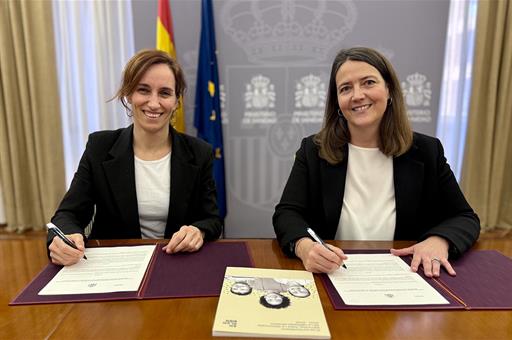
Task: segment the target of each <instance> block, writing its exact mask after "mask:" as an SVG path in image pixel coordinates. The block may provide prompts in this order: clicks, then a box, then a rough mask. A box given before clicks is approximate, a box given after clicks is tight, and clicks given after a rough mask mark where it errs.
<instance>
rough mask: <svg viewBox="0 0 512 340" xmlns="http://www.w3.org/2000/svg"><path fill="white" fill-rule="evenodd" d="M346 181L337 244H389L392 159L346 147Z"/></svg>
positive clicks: (392, 220)
mask: <svg viewBox="0 0 512 340" xmlns="http://www.w3.org/2000/svg"><path fill="white" fill-rule="evenodd" d="M348 147H349V153H348V165H347V177H346V180H345V194H344V196H343V207H342V209H341V216H340V220H339V222H338V231H337V232H336V236H335V238H336V239H337V240H386V241H389V240H393V236H394V234H395V226H396V204H395V187H394V181H393V157H388V156H386V155H384V154H383V153H382V152H381V151H380V150H379V149H378V148H362V147H358V146H355V145H352V144H349V145H348Z"/></svg>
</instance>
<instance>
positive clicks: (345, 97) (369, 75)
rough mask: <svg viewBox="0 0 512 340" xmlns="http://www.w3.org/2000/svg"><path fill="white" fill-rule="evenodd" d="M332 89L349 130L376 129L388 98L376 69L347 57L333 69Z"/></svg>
mask: <svg viewBox="0 0 512 340" xmlns="http://www.w3.org/2000/svg"><path fill="white" fill-rule="evenodd" d="M336 90H337V97H338V105H339V107H340V110H341V112H342V113H343V116H344V117H345V118H346V119H347V122H348V127H349V130H350V132H351V134H354V133H358V132H365V131H372V132H374V133H377V131H378V127H379V124H380V122H381V120H382V117H383V116H384V112H385V111H386V107H387V103H388V98H389V91H388V87H387V85H386V82H385V81H384V79H383V78H382V75H381V74H380V73H379V71H378V70H377V69H376V68H375V67H373V66H371V65H370V64H368V63H365V62H362V61H353V60H348V61H346V62H345V63H343V65H341V67H340V68H339V69H338V71H337V72H336Z"/></svg>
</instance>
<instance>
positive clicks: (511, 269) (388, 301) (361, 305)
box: [321, 250, 512, 310]
mask: <svg viewBox="0 0 512 340" xmlns="http://www.w3.org/2000/svg"><path fill="white" fill-rule="evenodd" d="M345 253H346V254H347V255H348V256H349V261H348V262H346V263H347V267H348V270H345V269H340V271H339V272H337V273H335V274H334V275H331V277H329V276H327V275H325V274H324V275H322V276H321V279H322V282H323V283H324V286H325V288H326V291H327V294H328V295H329V298H330V299H331V302H332V304H333V306H334V309H341V310H350V309H354V310H355V309H367V310H370V309H388V310H394V309H409V310H416V309H431V310H432V309H466V310H471V309H512V289H510V287H511V284H510V282H512V259H510V258H508V257H506V256H504V255H503V254H501V253H499V252H497V251H494V250H476V251H469V252H468V253H466V254H465V255H464V256H463V257H461V258H459V259H457V260H455V261H451V264H452V266H453V268H454V269H455V271H456V273H457V275H456V276H450V275H449V274H448V273H447V272H446V271H444V270H441V275H440V277H438V278H427V277H425V276H424V274H423V271H422V269H421V268H420V270H419V272H418V274H415V275H417V277H416V278H411V277H407V275H405V274H410V269H408V268H409V265H410V262H411V260H412V257H404V258H402V259H403V260H404V261H405V262H404V263H403V264H402V265H401V266H402V267H404V265H405V267H404V268H405V269H406V271H408V273H402V274H400V273H396V272H391V271H389V270H391V268H390V267H388V268H387V269H386V268H374V270H373V271H372V270H371V268H369V267H371V266H372V265H375V266H381V265H382V262H381V260H382V259H383V258H384V257H387V256H392V255H390V254H389V251H386V250H347V251H345ZM363 253H364V254H374V255H375V254H378V253H380V255H378V256H376V257H374V258H375V259H376V260H375V262H373V264H372V262H371V261H367V263H366V265H367V266H368V268H367V270H368V271H369V272H371V273H372V275H369V276H366V277H365V276H364V273H360V274H361V275H359V279H358V280H360V282H359V285H358V287H357V288H354V286H353V285H351V284H350V280H351V279H353V280H355V279H356V276H358V275H357V272H358V268H355V266H358V265H359V264H358V263H357V262H358V258H359V259H360V257H361V255H357V254H363ZM384 253H388V254H384ZM352 256H353V258H354V259H355V261H354V263H352V264H350V258H351V257H352ZM371 258H372V257H371V255H368V259H371ZM395 259H396V260H397V258H395ZM363 261H364V260H363ZM395 269H396V267H395ZM351 270H353V271H354V272H356V274H352V275H348V276H347V277H346V278H347V280H345V282H343V279H341V280H340V277H342V276H343V273H344V271H345V272H346V271H351ZM386 270H388V272H386ZM379 274H380V275H379ZM372 276H373V277H372ZM379 276H380V278H381V279H382V280H381V282H380V283H379V282H378V280H379ZM420 277H421V281H423V282H424V283H425V284H427V285H429V286H430V287H431V288H432V289H434V290H435V291H436V292H437V295H436V294H434V295H428V294H429V293H427V291H425V290H422V289H423V288H422V287H424V284H423V283H422V284H418V282H417V281H416V280H418V278H420ZM393 280H394V281H395V283H394V284H393ZM413 281H414V282H413ZM386 282H387V283H386ZM364 290H366V291H367V292H366V293H365V294H362V292H363V291H364ZM431 292H432V291H430V293H431ZM415 294H416V295H417V296H415ZM443 300H445V301H446V302H443Z"/></svg>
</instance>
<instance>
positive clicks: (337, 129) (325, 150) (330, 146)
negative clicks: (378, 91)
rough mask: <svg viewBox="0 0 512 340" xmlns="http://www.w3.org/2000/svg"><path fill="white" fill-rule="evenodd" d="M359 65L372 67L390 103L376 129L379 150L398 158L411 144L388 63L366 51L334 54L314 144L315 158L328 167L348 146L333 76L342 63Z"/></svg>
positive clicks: (397, 85)
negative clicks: (319, 126) (384, 83)
mask: <svg viewBox="0 0 512 340" xmlns="http://www.w3.org/2000/svg"><path fill="white" fill-rule="evenodd" d="M348 60H352V61H362V62H365V63H367V64H369V65H371V66H373V67H375V68H376V69H377V70H378V71H379V73H380V75H381V76H382V78H383V79H384V81H385V82H386V85H387V87H388V90H389V96H390V101H389V105H388V106H387V107H386V111H385V112H384V116H383V117H382V120H381V122H380V125H379V139H380V140H379V149H380V151H381V152H382V153H383V154H385V155H386V156H400V155H402V154H403V153H405V152H406V151H407V150H409V148H410V147H411V144H412V129H411V126H410V124H409V119H408V118H407V111H406V108H405V104H404V97H403V94H402V89H401V88H400V82H399V81H398V77H397V75H396V72H395V70H394V69H393V66H392V65H391V63H390V62H389V61H388V60H387V59H386V58H385V57H384V56H383V55H382V54H380V53H379V52H377V51H376V50H374V49H371V48H366V47H353V48H349V49H343V50H341V51H339V52H338V54H337V55H336V58H334V62H333V64H332V69H331V75H330V79H329V88H328V90H327V100H326V104H325V113H324V122H323V126H322V129H321V130H320V132H318V133H317V134H316V135H315V137H314V141H315V144H317V145H318V146H319V156H320V158H322V159H325V160H326V161H327V162H329V163H330V164H338V163H339V162H341V161H342V160H343V158H344V157H345V155H344V151H343V150H344V147H345V145H346V144H347V143H348V142H350V131H349V129H348V125H347V121H346V119H345V118H344V117H343V115H342V114H340V112H339V105H338V94H337V89H336V73H337V72H338V70H339V68H340V67H341V65H343V64H344V63H345V62H346V61H348Z"/></svg>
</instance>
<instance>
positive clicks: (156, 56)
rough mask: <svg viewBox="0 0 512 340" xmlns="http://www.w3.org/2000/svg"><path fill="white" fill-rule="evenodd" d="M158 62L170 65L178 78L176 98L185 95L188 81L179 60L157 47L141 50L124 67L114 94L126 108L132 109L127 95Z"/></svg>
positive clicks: (130, 93) (131, 92) (133, 90)
mask: <svg viewBox="0 0 512 340" xmlns="http://www.w3.org/2000/svg"><path fill="white" fill-rule="evenodd" d="M156 64H165V65H167V66H169V68H170V69H171V71H172V73H173V74H174V78H175V79H176V88H175V89H174V91H175V94H176V98H180V97H181V96H183V94H184V93H185V91H186V89H187V83H186V81H185V76H184V74H183V70H182V69H181V66H180V65H179V64H178V62H177V61H176V60H175V59H174V58H173V57H171V56H170V55H169V53H167V52H164V51H160V50H155V49H147V50H141V51H139V52H137V53H136V54H135V55H134V56H133V57H132V58H131V59H130V60H129V61H128V63H127V64H126V66H125V67H124V71H123V77H122V81H121V86H120V87H119V90H117V93H116V95H115V96H114V98H117V99H118V100H119V101H120V102H121V104H123V106H124V107H125V108H126V109H128V110H129V109H130V107H129V105H128V102H127V97H129V96H130V95H132V94H133V92H135V89H136V87H137V85H138V84H139V82H140V80H141V79H142V77H143V76H144V74H145V73H146V72H147V70H148V69H149V68H150V67H151V66H153V65H156ZM114 98H112V99H114Z"/></svg>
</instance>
